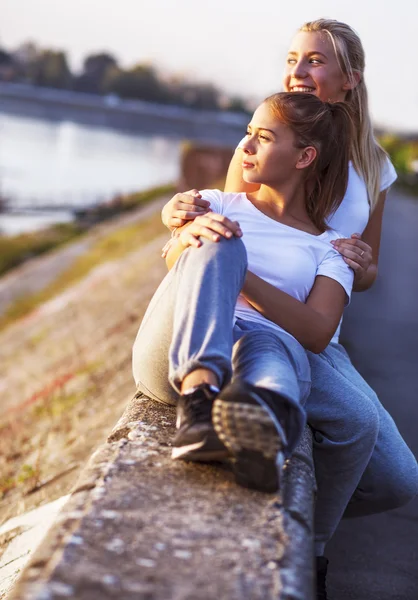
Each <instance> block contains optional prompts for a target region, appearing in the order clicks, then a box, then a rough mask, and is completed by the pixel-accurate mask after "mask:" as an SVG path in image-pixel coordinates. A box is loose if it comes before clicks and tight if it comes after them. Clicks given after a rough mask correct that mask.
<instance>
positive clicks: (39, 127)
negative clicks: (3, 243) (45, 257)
mask: <svg viewBox="0 0 418 600" xmlns="http://www.w3.org/2000/svg"><path fill="white" fill-rule="evenodd" d="M0 140H1V141H0V196H2V197H4V198H7V199H9V198H10V199H11V200H12V202H13V205H14V206H16V207H22V206H25V207H28V206H29V207H32V208H36V206H37V205H38V206H39V205H68V206H77V205H79V206H80V205H81V206H85V205H89V204H95V203H97V202H100V201H103V200H108V199H110V198H112V197H113V196H114V195H116V194H118V193H120V192H131V191H137V190H143V189H146V188H149V187H152V186H155V185H159V184H164V183H169V182H172V181H175V180H176V179H177V178H178V175H179V164H180V160H179V159H180V150H181V140H180V139H176V138H172V137H171V138H169V137H167V138H166V137H163V136H160V135H158V136H152V135H143V134H138V133H132V134H130V133H129V132H125V131H117V130H115V129H110V128H104V127H103V128H102V127H98V126H89V125H83V124H78V123H75V122H71V121H67V120H62V121H49V120H43V119H39V118H33V117H24V116H18V115H12V114H7V113H1V112H0ZM71 219H72V213H71V211H69V210H64V211H56V210H55V211H49V212H39V211H38V210H34V211H31V210H29V211H28V210H25V211H24V212H22V211H21V210H19V212H18V213H17V212H16V213H10V212H8V213H3V214H1V213H0V233H6V234H13V233H17V232H22V231H29V230H34V229H37V228H39V227H43V226H45V225H47V224H49V223H53V222H57V221H60V222H65V221H69V220H71Z"/></svg>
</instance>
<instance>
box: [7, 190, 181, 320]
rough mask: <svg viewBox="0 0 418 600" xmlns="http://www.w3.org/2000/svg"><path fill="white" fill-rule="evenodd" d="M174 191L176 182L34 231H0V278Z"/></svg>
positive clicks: (77, 211)
mask: <svg viewBox="0 0 418 600" xmlns="http://www.w3.org/2000/svg"><path fill="white" fill-rule="evenodd" d="M174 190H175V186H174V184H166V185H161V186H158V187H154V188H152V189H149V190H144V191H142V192H135V193H133V194H126V195H119V196H116V197H115V198H113V199H111V200H109V201H108V202H104V203H102V204H98V205H96V206H93V207H91V208H86V209H76V208H75V209H74V221H72V222H70V223H58V224H54V225H52V226H50V227H46V228H44V229H41V230H39V231H34V232H31V233H23V234H19V235H14V236H2V235H1V232H0V277H2V276H3V275H5V274H6V273H7V272H8V271H10V270H11V269H13V268H15V267H17V266H19V265H20V264H22V263H24V262H25V261H26V260H29V259H31V258H35V257H36V256H40V255H41V254H44V253H46V252H50V251H51V250H54V249H55V248H59V247H60V246H63V245H64V244H66V243H68V242H69V241H72V240H74V239H75V238H77V237H79V236H80V235H82V234H83V233H85V232H87V231H89V230H90V229H91V228H92V227H93V226H95V225H97V224H98V223H101V222H103V221H107V220H108V219H111V218H113V217H115V216H117V215H121V214H123V213H127V212H130V211H133V210H135V209H137V208H139V207H141V206H145V205H146V204H147V203H148V202H151V201H152V200H155V199H156V198H158V197H159V196H161V195H164V194H170V193H174ZM0 216H1V213H0ZM0 311H1V305H0Z"/></svg>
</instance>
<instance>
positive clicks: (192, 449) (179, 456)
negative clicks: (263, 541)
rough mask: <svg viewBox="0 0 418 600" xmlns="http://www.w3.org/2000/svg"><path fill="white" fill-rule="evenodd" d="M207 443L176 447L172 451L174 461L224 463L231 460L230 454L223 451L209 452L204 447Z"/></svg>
mask: <svg viewBox="0 0 418 600" xmlns="http://www.w3.org/2000/svg"><path fill="white" fill-rule="evenodd" d="M204 444H205V442H203V446H202V442H198V443H197V444H190V445H188V446H176V447H174V448H173V449H172V451H171V458H172V459H173V460H185V461H187V462H222V461H224V460H226V459H227V458H229V452H228V450H227V449H226V448H225V449H223V450H220V449H219V450H208V449H205V447H204Z"/></svg>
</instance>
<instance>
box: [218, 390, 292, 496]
mask: <svg viewBox="0 0 418 600" xmlns="http://www.w3.org/2000/svg"><path fill="white" fill-rule="evenodd" d="M258 402H259V404H258V405H254V404H250V403H248V402H246V401H245V399H244V398H243V399H242V401H241V402H239V401H237V400H234V401H228V400H223V399H222V398H217V399H216V400H215V402H214V405H213V409H212V420H213V425H214V428H215V431H216V433H217V434H218V437H219V439H220V440H221V441H222V442H223V443H224V444H225V446H226V447H227V449H228V450H229V451H230V453H231V455H232V468H233V470H234V475H235V479H236V482H237V483H238V484H239V485H241V486H243V487H247V488H251V489H256V490H259V491H262V492H267V493H273V492H276V491H277V490H278V489H279V488H280V475H281V471H282V467H283V464H284V455H283V451H282V449H283V442H282V437H281V435H280V430H279V428H280V425H276V419H275V417H274V415H272V413H271V411H270V410H269V409H268V407H267V406H266V405H264V403H263V402H262V400H261V399H260V400H258Z"/></svg>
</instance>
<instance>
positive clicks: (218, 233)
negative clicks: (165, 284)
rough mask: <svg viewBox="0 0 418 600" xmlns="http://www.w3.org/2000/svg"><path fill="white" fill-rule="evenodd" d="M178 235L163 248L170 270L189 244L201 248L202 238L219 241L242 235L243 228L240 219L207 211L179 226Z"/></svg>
mask: <svg viewBox="0 0 418 600" xmlns="http://www.w3.org/2000/svg"><path fill="white" fill-rule="evenodd" d="M175 233H176V236H175V237H173V238H172V239H171V240H169V242H170V243H169V244H166V246H165V247H164V248H163V258H165V262H166V265H167V268H168V270H169V271H170V269H172V268H173V266H174V264H175V262H176V260H177V259H178V257H179V256H180V254H181V253H182V252H183V251H184V250H186V248H188V247H189V246H192V247H194V248H200V246H201V245H202V242H201V241H200V238H201V237H203V238H207V239H208V240H211V241H212V242H219V240H220V239H221V237H225V238H227V239H230V238H232V237H233V236H236V237H242V230H241V227H240V225H239V223H238V221H231V219H228V217H225V215H220V214H218V213H213V212H210V213H207V214H206V215H201V216H199V217H196V218H195V219H194V220H193V221H189V222H187V223H186V224H185V225H183V226H182V227H179V228H177V231H176V232H175Z"/></svg>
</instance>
